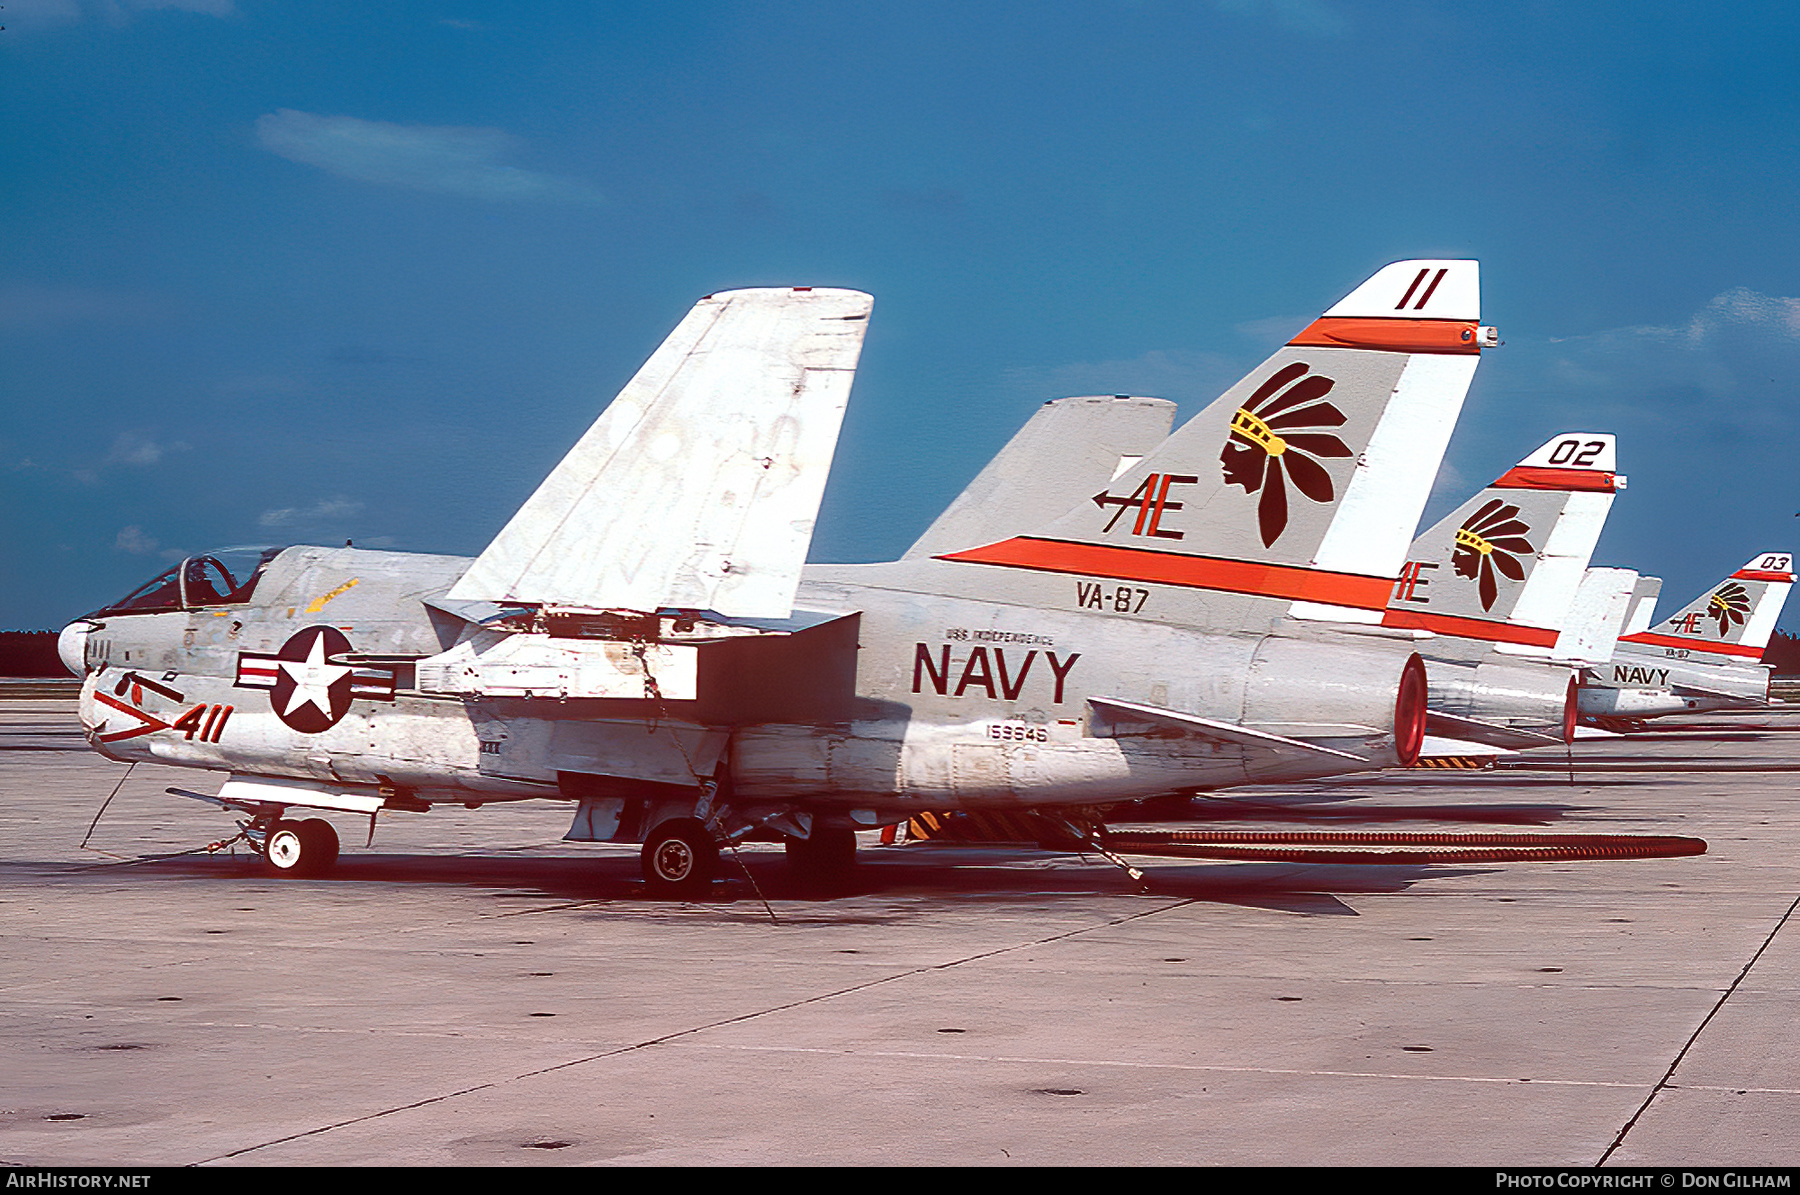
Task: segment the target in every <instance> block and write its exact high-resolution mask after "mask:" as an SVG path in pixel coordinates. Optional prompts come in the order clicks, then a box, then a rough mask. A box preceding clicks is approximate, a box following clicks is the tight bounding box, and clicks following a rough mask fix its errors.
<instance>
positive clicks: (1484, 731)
mask: <svg viewBox="0 0 1800 1195" xmlns="http://www.w3.org/2000/svg"><path fill="white" fill-rule="evenodd" d="M1425 733H1426V734H1431V735H1437V736H1439V737H1442V738H1446V739H1460V740H1462V741H1464V742H1470V743H1485V744H1486V745H1488V746H1490V747H1504V748H1506V749H1507V750H1509V751H1523V750H1525V749H1527V748H1529V747H1560V746H1561V745H1562V740H1561V739H1559V738H1557V737H1555V736H1554V735H1548V734H1539V733H1538V732H1537V731H1535V730H1519V729H1517V728H1515V727H1512V726H1500V725H1497V724H1495V723H1493V722H1483V721H1482V720H1480V719H1479V718H1462V717H1458V716H1457V715H1455V714H1440V713H1438V712H1437V711H1435V710H1433V711H1431V712H1429V713H1427V714H1426V715H1425Z"/></svg>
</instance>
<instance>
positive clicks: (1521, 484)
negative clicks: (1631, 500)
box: [1488, 465, 1619, 494]
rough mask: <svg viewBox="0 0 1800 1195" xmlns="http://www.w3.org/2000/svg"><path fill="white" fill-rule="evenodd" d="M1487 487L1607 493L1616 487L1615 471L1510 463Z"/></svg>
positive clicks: (1617, 485)
mask: <svg viewBox="0 0 1800 1195" xmlns="http://www.w3.org/2000/svg"><path fill="white" fill-rule="evenodd" d="M1488 488H1489V489H1491V490H1591V491H1594V492H1596V493H1602V494H1610V493H1613V492H1614V491H1615V490H1617V489H1618V488H1619V481H1618V474H1616V473H1606V472H1602V471H1601V470H1599V469H1553V468H1548V467H1545V466H1543V465H1514V466H1513V467H1512V468H1510V469H1508V470H1507V471H1506V472H1505V473H1504V474H1502V475H1501V477H1500V480H1498V481H1496V482H1495V483H1494V484H1493V485H1491V486H1489V487H1488Z"/></svg>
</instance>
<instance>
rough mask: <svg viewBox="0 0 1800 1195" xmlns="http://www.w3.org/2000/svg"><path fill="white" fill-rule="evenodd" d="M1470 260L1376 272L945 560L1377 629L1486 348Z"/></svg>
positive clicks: (1199, 613) (1225, 615)
mask: <svg viewBox="0 0 1800 1195" xmlns="http://www.w3.org/2000/svg"><path fill="white" fill-rule="evenodd" d="M1480 290H1481V288H1480V276H1479V269H1478V266H1477V263H1475V262H1473V261H1437V260H1432V261H1407V262H1396V263H1394V264H1393V265H1390V266H1387V267H1384V268H1383V269H1382V270H1380V271H1378V272H1377V273H1376V274H1375V275H1374V276H1373V277H1372V278H1370V279H1369V280H1368V281H1366V282H1364V283H1363V284H1362V285H1361V286H1359V287H1357V288H1356V289H1355V290H1354V291H1352V292H1351V293H1350V294H1349V295H1348V296H1347V297H1346V298H1344V299H1343V300H1342V301H1340V302H1338V303H1337V304H1335V305H1334V306H1332V307H1331V308H1330V309H1329V310H1328V311H1326V312H1325V314H1324V315H1323V316H1321V317H1320V318H1319V319H1317V320H1315V321H1314V322H1313V323H1312V324H1310V325H1308V326H1307V327H1306V328H1305V329H1304V330H1302V331H1301V332H1300V333H1299V335H1297V336H1295V337H1294V338H1293V339H1292V340H1291V341H1289V342H1288V344H1287V345H1286V346H1284V347H1283V348H1281V349H1279V350H1277V351H1276V353H1275V354H1274V356H1272V357H1270V358H1269V359H1268V360H1267V361H1265V362H1263V364H1261V365H1260V366H1258V367H1257V368H1256V369H1254V370H1252V371H1251V373H1250V375H1249V376H1248V377H1246V378H1244V380H1243V381H1241V382H1239V383H1238V384H1237V385H1235V386H1233V387H1232V388H1231V389H1229V390H1227V391H1226V392H1225V394H1224V395H1223V396H1221V397H1220V398H1219V399H1218V400H1216V401H1215V402H1213V403H1212V405H1210V406H1208V407H1207V408H1206V409H1205V410H1203V411H1201V412H1200V413H1199V414H1198V415H1196V416H1195V417H1194V418H1193V419H1191V420H1189V421H1188V422H1187V423H1186V424H1185V425H1183V426H1182V427H1181V428H1180V429H1179V430H1178V431H1176V432H1175V434H1174V435H1172V436H1170V437H1169V438H1168V439H1166V440H1164V441H1163V442H1162V443H1161V444H1159V445H1158V446H1157V447H1156V448H1155V449H1153V450H1152V451H1151V452H1150V453H1149V455H1147V456H1146V457H1145V458H1144V459H1143V460H1142V461H1140V462H1139V463H1138V464H1137V465H1135V466H1133V467H1132V468H1130V469H1128V470H1126V471H1125V472H1124V473H1123V474H1121V475H1120V476H1119V477H1117V478H1116V479H1114V480H1113V481H1112V483H1111V484H1110V485H1108V486H1106V487H1105V488H1104V489H1102V490H1101V491H1100V492H1099V493H1096V494H1094V495H1093V496H1092V497H1090V498H1085V499H1083V500H1082V501H1081V502H1080V504H1079V505H1078V506H1077V507H1076V508H1075V509H1074V510H1072V511H1069V512H1068V513H1066V514H1064V515H1063V516H1061V517H1060V518H1057V519H1055V520H1053V521H1050V522H1048V523H1046V524H1045V525H1043V526H1041V527H1039V528H1036V529H1034V530H1033V531H1032V532H1031V533H1030V534H1026V535H1014V536H1011V537H1010V538H1007V539H1004V540H1000V541H998V542H995V543H990V544H987V545H985V546H982V547H979V548H971V549H966V550H960V551H953V552H947V553H942V554H940V557H939V558H940V559H945V560H952V561H959V562H965V563H969V564H980V565H989V566H997V567H1002V568H1008V569H1022V570H1028V571H1035V572H1039V573H1052V574H1055V573H1060V574H1064V575H1070V574H1072V575H1075V576H1078V577H1090V578H1096V579H1099V578H1108V579H1114V580H1118V581H1136V582H1147V583H1154V584H1157V585H1162V586H1170V587H1177V588H1178V589H1179V590H1182V591H1185V592H1186V595H1187V597H1188V600H1186V601H1173V602H1161V603H1158V605H1159V606H1160V607H1161V609H1160V610H1158V611H1156V612H1155V613H1154V614H1153V613H1150V612H1146V614H1145V617H1157V618H1163V619H1167V620H1169V621H1180V622H1183V623H1187V624H1194V625H1209V626H1231V627H1233V628H1234V629H1236V628H1244V629H1250V628H1251V626H1252V625H1253V624H1255V623H1257V622H1261V623H1263V625H1269V624H1272V623H1273V622H1274V621H1275V620H1276V619H1278V618H1280V617H1281V616H1282V615H1284V614H1287V613H1289V612H1290V610H1291V611H1292V612H1293V613H1295V614H1297V615H1301V616H1323V617H1339V618H1346V619H1350V620H1354V621H1359V622H1379V621H1380V618H1381V612H1382V611H1383V610H1384V609H1385V608H1386V605H1387V599H1388V592H1389V590H1390V589H1391V588H1392V586H1393V578H1394V576H1395V574H1396V573H1398V572H1399V569H1400V565H1401V564H1402V563H1403V562H1404V561H1405V559H1406V547H1407V543H1408V541H1409V540H1410V539H1411V538H1412V534H1413V530H1414V529H1415V527H1416V526H1417V524H1418V519H1419V514H1420V512H1421V511H1422V510H1423V509H1424V505H1425V498H1426V495H1427V493H1428V492H1429V490H1430V488H1431V481H1432V478H1433V476H1434V475H1435V474H1436V472H1437V467H1438V463H1439V461H1440V460H1441V459H1442V457H1443V453H1444V448H1445V446H1446V444H1447V443H1448V441H1449V437H1450V432H1451V430H1452V429H1453V428H1454V427H1455V424H1456V417H1457V414H1458V413H1459V412H1460V411H1461V409H1462V402H1463V398H1464V396H1465V395H1466V394H1467V392H1468V388H1469V382H1470V380H1471V379H1472V378H1473V377H1474V373H1475V365H1476V363H1477V361H1478V360H1479V355H1480V352H1481V349H1482V347H1484V346H1485V345H1492V344H1495V343H1497V339H1496V338H1495V336H1494V335H1493V330H1492V329H1490V328H1483V327H1481V326H1480V325H1479V320H1480V316H1481V298H1480Z"/></svg>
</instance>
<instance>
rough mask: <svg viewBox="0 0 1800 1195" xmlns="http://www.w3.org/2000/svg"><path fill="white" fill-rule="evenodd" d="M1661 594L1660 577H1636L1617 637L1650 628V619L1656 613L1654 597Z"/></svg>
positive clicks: (1623, 636)
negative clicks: (1623, 621) (1629, 604)
mask: <svg viewBox="0 0 1800 1195" xmlns="http://www.w3.org/2000/svg"><path fill="white" fill-rule="evenodd" d="M1661 595H1662V578H1661V577H1645V576H1639V577H1638V579H1637V584H1636V585H1635V586H1633V587H1632V590H1631V606H1630V608H1629V609H1628V610H1627V611H1626V612H1625V626H1624V628H1623V629H1622V630H1620V632H1619V638H1621V639H1623V638H1625V637H1626V636H1627V635H1635V634H1637V633H1638V632H1639V631H1647V630H1649V629H1650V619H1651V618H1652V617H1654V616H1655V614H1656V599H1657V598H1658V597H1660V596H1661Z"/></svg>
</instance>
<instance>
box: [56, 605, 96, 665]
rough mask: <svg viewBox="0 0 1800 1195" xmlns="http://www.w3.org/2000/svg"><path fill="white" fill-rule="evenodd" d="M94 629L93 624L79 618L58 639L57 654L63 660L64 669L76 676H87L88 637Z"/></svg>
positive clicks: (63, 630) (64, 629)
mask: <svg viewBox="0 0 1800 1195" xmlns="http://www.w3.org/2000/svg"><path fill="white" fill-rule="evenodd" d="M93 629H94V624H93V623H91V622H89V621H88V620H87V619H85V618H77V619H76V620H75V621H74V622H72V623H70V624H69V625H68V626H66V627H64V628H63V629H62V633H61V634H59V635H57V637H56V654H57V655H58V656H59V657H61V658H62V662H63V667H64V668H67V669H68V670H69V671H70V672H73V673H74V674H75V675H76V676H86V675H87V637H88V632H89V631H92V630H93Z"/></svg>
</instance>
